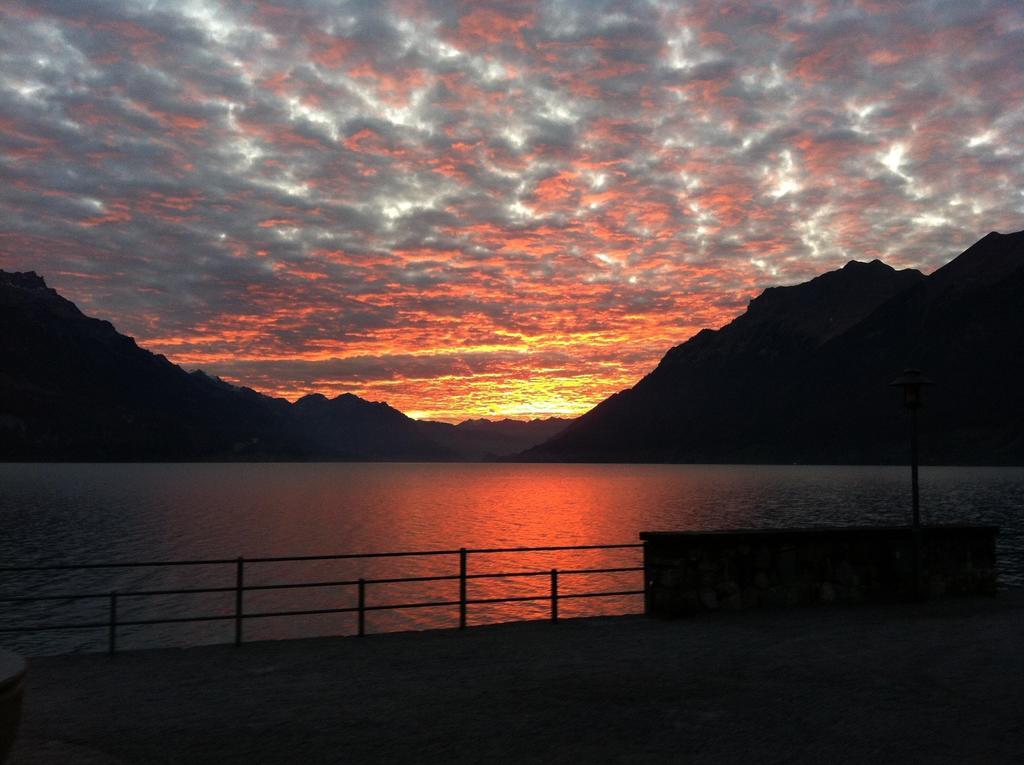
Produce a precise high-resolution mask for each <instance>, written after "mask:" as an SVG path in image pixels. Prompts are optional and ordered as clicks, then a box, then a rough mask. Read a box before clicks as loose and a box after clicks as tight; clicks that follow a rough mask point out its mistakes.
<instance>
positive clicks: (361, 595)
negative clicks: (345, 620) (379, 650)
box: [357, 579, 366, 637]
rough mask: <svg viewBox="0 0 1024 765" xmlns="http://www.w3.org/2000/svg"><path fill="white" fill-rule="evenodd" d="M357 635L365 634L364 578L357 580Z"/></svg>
mask: <svg viewBox="0 0 1024 765" xmlns="http://www.w3.org/2000/svg"><path fill="white" fill-rule="evenodd" d="M358 630H359V631H358V633H357V634H358V635H359V637H362V636H363V635H365V634H366V580H365V579H360V580H359V627H358Z"/></svg>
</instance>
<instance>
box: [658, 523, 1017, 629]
mask: <svg viewBox="0 0 1024 765" xmlns="http://www.w3.org/2000/svg"><path fill="white" fill-rule="evenodd" d="M998 531H999V529H998V528H997V527H995V526H926V527H924V528H922V529H921V530H920V550H921V584H920V587H919V588H918V589H917V592H919V593H920V596H921V597H931V598H934V597H942V596H944V595H952V594H994V593H995V591H996V583H997V579H996V552H995V541H996V535H997V534H998ZM640 538H641V539H642V540H643V541H644V543H645V544H644V570H645V572H644V578H645V581H646V588H645V589H646V596H645V611H646V613H647V614H648V615H652V616H681V615H687V614H695V613H699V612H702V611H716V610H719V609H736V608H752V607H760V606H797V605H814V604H827V603H836V602H838V603H842V602H859V601H865V600H869V601H898V600H912V599H914V598H915V597H917V595H916V593H915V587H914V557H915V549H916V545H915V541H914V532H913V531H912V529H910V528H909V527H890V528H879V527H867V528H821V529H791V530H761V531H710V532H702V531H695V532H658V531H645V532H642V533H641V534H640Z"/></svg>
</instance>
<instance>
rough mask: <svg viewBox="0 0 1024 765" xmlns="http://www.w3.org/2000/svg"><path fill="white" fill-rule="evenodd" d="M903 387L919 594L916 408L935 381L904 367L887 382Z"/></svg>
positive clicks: (915, 579) (918, 591)
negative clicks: (923, 390) (923, 388)
mask: <svg viewBox="0 0 1024 765" xmlns="http://www.w3.org/2000/svg"><path fill="white" fill-rule="evenodd" d="M889 384H890V385H892V386H895V387H897V388H903V405H904V406H905V407H906V408H907V410H908V411H909V412H910V491H911V505H912V514H911V528H912V529H913V533H914V594H915V595H918V596H919V595H920V594H921V495H920V492H919V490H918V484H917V410H918V409H920V408H921V388H922V387H924V386H925V385H934V384H935V383H934V382H932V381H931V380H929V379H928V378H927V377H925V376H924V375H923V374H921V370H920V369H904V370H903V374H902V375H900V376H899V377H897V378H896V379H895V380H893V381H892V382H891V383H889Z"/></svg>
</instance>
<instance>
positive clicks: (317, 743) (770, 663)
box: [11, 592, 1024, 765]
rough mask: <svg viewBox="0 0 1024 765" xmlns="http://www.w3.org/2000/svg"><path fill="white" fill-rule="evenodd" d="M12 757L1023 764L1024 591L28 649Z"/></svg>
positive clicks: (17, 762) (26, 762)
mask: <svg viewBox="0 0 1024 765" xmlns="http://www.w3.org/2000/svg"><path fill="white" fill-rule="evenodd" d="M25 702H26V708H25V715H24V719H23V721H22V727H21V735H20V737H19V740H18V742H17V743H16V745H15V749H14V752H13V753H12V758H11V765H37V764H38V763H84V764H86V765H92V764H97V763H236V762H237V763H241V762H247V763H248V762H253V763H333V762H337V763H432V762H457V763H463V762H465V763H476V762H500V763H504V762H516V763H518V762H527V763H560V762H565V763H589V762H594V763H601V762H622V763H627V762H628V763H632V762H697V763H702V762H706V763H728V762H743V763H759V762H765V763H769V762H771V763H775V762H809V763H825V762H828V763H834V762H872V763H878V762H894V761H900V762H949V763H954V762H956V763H961V762H1007V763H1009V762H1020V758H1021V756H1022V753H1024V593H1020V592H1011V593H1002V594H1001V595H999V596H998V597H996V598H990V599H985V598H981V599H970V600H948V601H945V602H935V603H928V604H922V605H903V606H860V607H832V608H820V609H800V610H788V611H771V612H768V611H761V612H756V611H751V612H734V613H720V614H715V615H713V616H708V617H705V618H698V619H692V620H682V621H655V620H648V619H644V618H642V617H614V618H599V619H581V620H568V621H563V622H562V623H560V624H558V625H551V624H548V623H544V622H530V623H518V624H509V625H499V626H494V627H479V628H471V629H469V630H466V631H464V632H461V633H460V632H458V631H435V632H421V633H402V634H392V635H374V636H368V637H365V638H362V639H360V638H336V639H325V638H317V639H310V640H294V641H282V642H267V643H253V644H249V645H246V646H243V647H242V648H240V649H235V648H233V647H230V646H212V647H201V648H192V649H185V650H154V651H140V652H134V653H126V654H122V655H119V656H116V657H114V658H109V657H107V656H105V655H81V656H62V657H51V658H43V659H36V660H32V661H31V662H30V665H29V682H28V686H27V691H26V699H25Z"/></svg>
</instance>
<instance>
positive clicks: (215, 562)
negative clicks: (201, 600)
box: [0, 558, 238, 574]
mask: <svg viewBox="0 0 1024 765" xmlns="http://www.w3.org/2000/svg"><path fill="white" fill-rule="evenodd" d="M237 560H238V559H237V558H224V559H223V560H222V559H219V558H216V559H211V560H158V561H126V562H124V563H59V564H53V565H49V566H43V565H33V566H0V573H2V574H10V573H17V572H22V571H76V570H79V569H94V568H150V567H155V566H220V565H224V564H226V563H232V564H234V563H236V562H237Z"/></svg>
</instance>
